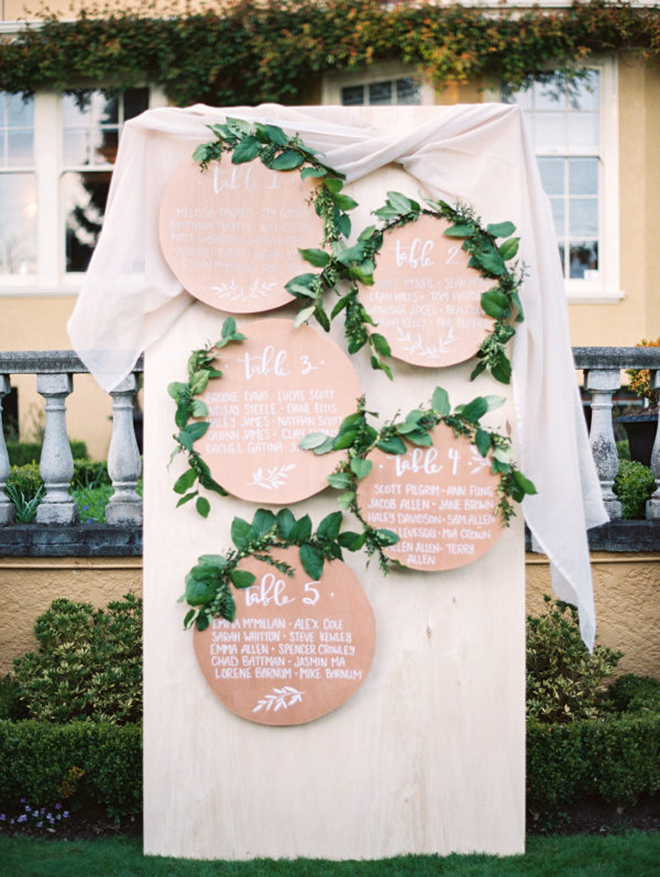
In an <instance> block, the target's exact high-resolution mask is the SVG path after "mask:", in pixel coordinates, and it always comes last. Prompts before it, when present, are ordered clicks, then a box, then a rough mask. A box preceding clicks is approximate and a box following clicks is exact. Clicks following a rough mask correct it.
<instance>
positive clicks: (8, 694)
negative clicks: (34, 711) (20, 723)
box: [0, 674, 26, 721]
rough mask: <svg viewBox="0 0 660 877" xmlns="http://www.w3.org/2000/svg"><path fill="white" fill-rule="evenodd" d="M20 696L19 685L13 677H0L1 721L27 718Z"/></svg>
mask: <svg viewBox="0 0 660 877" xmlns="http://www.w3.org/2000/svg"><path fill="white" fill-rule="evenodd" d="M19 694H20V691H19V687H18V683H17V682H16V680H15V679H14V678H13V677H12V676H10V675H9V674H7V675H5V676H0V721H2V720H3V719H23V718H25V717H26V714H25V708H24V706H23V705H22V704H21V701H20V697H19Z"/></svg>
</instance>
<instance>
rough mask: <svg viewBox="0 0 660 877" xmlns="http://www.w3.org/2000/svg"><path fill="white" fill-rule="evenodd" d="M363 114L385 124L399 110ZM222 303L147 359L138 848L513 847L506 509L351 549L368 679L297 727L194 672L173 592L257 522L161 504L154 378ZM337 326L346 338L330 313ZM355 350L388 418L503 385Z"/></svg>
mask: <svg viewBox="0 0 660 877" xmlns="http://www.w3.org/2000/svg"><path fill="white" fill-rule="evenodd" d="M430 111H432V110H430ZM363 112H365V114H367V113H368V112H369V111H366V110H365V111H363ZM424 112H425V111H422V110H421V109H420V120H421V119H423V117H424ZM370 114H371V116H372V118H374V119H375V121H376V124H378V125H379V126H380V125H382V126H383V127H391V125H393V124H395V122H396V118H395V116H391V117H390V116H387V117H386V115H385V114H383V113H380V114H379V113H374V112H373V111H371V113H370ZM408 121H409V117H408ZM388 189H397V190H399V191H403V192H405V193H406V194H409V195H411V196H413V197H417V196H418V195H419V190H418V186H417V184H416V182H415V181H413V180H411V179H409V178H408V177H406V175H405V174H404V173H403V172H402V171H400V170H398V169H396V168H387V169H385V170H384V171H381V172H379V173H378V174H376V175H374V177H372V178H367V179H365V180H362V181H359V182H358V183H356V184H354V185H352V186H351V187H349V188H348V189H347V191H348V192H349V193H350V194H352V195H353V197H355V198H356V199H357V200H358V202H359V203H360V205H361V206H360V208H359V209H358V210H356V211H354V213H353V223H354V228H356V229H359V228H360V227H364V226H366V225H368V224H369V222H370V220H369V216H368V212H369V209H373V208H374V207H377V206H379V204H380V203H381V202H382V200H383V199H384V196H385V192H386V191H387V190H388ZM292 315H293V311H291V310H290V309H287V308H285V309H283V310H282V311H281V312H279V313H278V316H281V317H287V316H288V317H292ZM222 318H223V315H222V314H221V313H219V312H217V311H214V310H212V309H211V308H209V307H208V306H206V305H203V304H201V303H198V304H195V305H194V306H192V307H191V308H190V309H189V310H188V311H187V312H186V313H185V315H184V316H183V318H182V319H181V320H180V321H179V322H178V323H177V325H176V326H175V327H174V329H173V331H172V332H171V333H170V334H169V336H168V337H167V338H166V339H164V340H162V341H161V342H159V343H158V344H157V345H155V346H154V347H153V348H152V349H151V350H149V351H148V353H147V358H146V365H145V410H146V413H145V428H146V439H145V440H146V443H147V450H146V453H145V467H146V471H145V485H146V495H145V544H144V566H145V764H144V766H145V852H147V853H149V854H159V855H175V856H186V857H190V858H209V859H213V858H222V859H247V858H253V857H258V856H268V857H275V858H277V857H291V858H293V857H298V856H311V857H318V856H322V857H328V858H337V859H347V858H381V857H386V856H394V855H398V854H402V853H410V852H414V853H440V854H446V853H449V852H452V851H457V852H469V851H485V852H490V853H500V854H510V853H516V852H521V851H522V849H523V845H524V739H525V737H524V563H523V561H524V554H523V528H522V520H521V516H520V515H519V516H518V517H517V518H516V520H515V521H514V522H513V524H512V526H511V528H510V529H508V530H507V531H505V533H504V535H503V536H502V538H501V539H500V540H499V541H498V542H497V543H496V544H495V545H494V546H493V548H492V549H491V550H490V551H489V552H488V553H487V554H485V555H484V556H483V557H481V558H480V559H478V560H477V561H475V562H474V563H471V564H469V565H467V566H464V567H462V568H460V569H455V570H450V571H447V572H440V573H422V572H414V571H406V572H395V573H392V574H390V575H389V576H386V577H385V576H383V575H382V573H381V572H380V571H379V570H378V568H377V565H376V564H375V563H372V565H371V566H370V567H369V568H368V569H366V568H365V563H364V556H363V555H361V554H360V555H358V556H352V555H351V556H347V558H346V559H347V563H348V564H349V565H350V567H351V568H352V569H353V571H354V572H355V573H356V575H357V576H358V578H359V579H360V581H361V583H362V586H363V587H364V589H365V592H366V594H367V597H368V599H369V600H370V602H371V605H372V607H373V611H374V615H375V621H376V650H375V655H374V660H373V665H372V668H371V671H370V673H369V676H368V677H367V679H366V681H365V682H364V684H363V685H362V686H361V687H360V688H359V689H358V691H357V692H356V694H355V695H354V696H353V697H352V698H351V699H350V700H349V701H347V702H346V703H345V704H344V705H343V706H341V707H340V708H338V709H337V710H335V711H334V712H332V713H329V714H328V715H326V716H323V717H322V718H320V719H317V720H316V721H313V722H311V723H309V724H305V725H298V726H291V727H268V726H262V725H258V724H254V723H252V722H249V721H246V720H244V719H242V718H240V717H238V716H236V715H234V714H233V713H231V712H230V711H229V710H227V709H226V708H225V707H224V706H223V705H222V703H221V702H220V701H219V700H218V699H217V698H216V697H215V696H214V694H213V692H212V691H211V689H210V688H209V686H208V685H207V683H206V681H205V679H204V677H203V675H202V673H201V671H200V669H199V667H198V665H197V661H196V659H195V653H194V648H193V641H192V634H191V632H189V631H188V632H184V631H183V629H182V621H183V616H184V614H185V609H184V607H183V606H182V605H181V604H178V603H177V602H176V601H177V598H178V597H179V596H180V594H181V593H182V592H183V589H184V581H183V580H184V576H185V574H186V573H187V571H188V570H189V569H190V567H191V566H192V565H193V564H194V563H195V562H196V559H197V557H198V555H200V554H203V553H218V552H220V551H222V550H224V549H226V548H228V547H230V540H229V530H230V524H231V520H232V518H233V517H234V516H235V515H240V516H241V517H245V518H251V517H252V515H253V513H254V510H255V508H256V506H255V505H253V504H250V503H247V502H243V501H240V500H237V499H235V498H232V497H227V498H225V499H221V498H217V500H216V501H215V502H213V507H212V511H211V514H210V515H209V517H208V519H207V520H203V519H202V518H200V517H199V516H198V515H196V514H195V512H194V509H193V508H192V504H188V505H186V506H184V507H182V508H180V509H176V508H175V505H176V500H177V497H176V495H175V494H174V493H173V492H172V489H171V488H172V484H173V482H174V480H175V478H176V477H177V475H178V474H179V473H180V472H181V471H183V461H182V460H176V461H175V462H174V463H173V464H172V465H171V466H170V468H169V469H168V459H169V455H170V452H171V450H172V448H173V441H172V439H171V436H172V433H173V432H174V425H173V411H174V405H173V403H172V402H171V400H170V399H169V398H168V396H167V392H166V387H167V384H168V383H169V382H170V381H174V380H181V379H183V377H184V375H185V362H186V358H187V356H188V354H189V352H190V351H191V350H192V349H193V348H196V347H201V346H203V345H204V344H205V343H206V342H207V341H209V340H210V341H213V340H215V339H216V337H219V335H220V328H221V324H222ZM252 319H254V318H253V317H245V318H239V319H238V322H239V328H240V327H241V326H244V327H245V329H246V331H248V332H249V324H250V322H251V320H252ZM331 334H332V337H333V338H334V340H335V341H336V342H337V343H338V344H340V345H341V346H343V345H344V342H343V339H342V331H341V327H340V326H333V330H332V333H331ZM354 361H355V366H356V369H357V370H358V375H359V377H360V381H361V383H362V387H363V389H364V391H365V393H366V395H367V399H368V403H369V404H368V406H367V407H370V408H371V409H372V410H376V411H379V412H380V413H381V415H383V416H384V417H385V416H391V415H393V414H394V413H395V412H396V411H397V410H401V411H402V412H404V413H405V412H407V411H408V410H410V409H411V408H412V407H414V406H415V405H417V404H420V403H427V402H428V401H429V400H430V397H431V393H432V392H433V389H434V387H435V386H436V385H441V386H444V387H445V388H446V389H447V390H448V391H449V393H450V397H451V400H452V403H453V404H457V403H458V402H461V401H463V402H466V401H469V400H470V399H472V398H473V397H474V396H476V395H486V394H489V393H496V394H501V393H502V390H503V389H505V388H502V387H501V385H497V384H495V383H494V382H493V381H491V380H490V378H487V377H485V376H482V377H480V378H479V379H478V381H477V382H476V384H469V383H468V376H469V373H470V370H471V367H472V364H471V363H467V364H463V365H460V366H455V367H452V368H451V369H447V370H438V371H436V370H432V369H418V368H415V367H414V366H410V365H406V364H405V363H399V362H397V363H395V366H394V368H395V380H394V382H393V383H390V382H389V381H388V380H387V378H386V377H385V375H384V374H383V373H382V372H381V373H377V372H373V371H372V370H371V369H370V367H369V363H368V357H367V355H366V353H365V352H364V351H362V352H361V353H360V354H358V355H357V356H356V357H354ZM509 415H510V404H509V406H507V408H504V409H500V410H499V411H496V412H493V413H491V414H490V415H489V420H488V423H489V425H490V426H491V427H492V428H497V429H500V430H502V429H504V428H506V421H507V418H508V419H512V418H510V416H509ZM508 416H509V417H508ZM334 493H335V492H334V491H332V490H327V491H324V492H323V493H322V494H319V495H318V496H315V497H312V498H311V499H308V500H304V501H302V502H300V503H297V504H295V505H294V506H292V509H293V511H294V513H295V514H296V515H297V516H299V515H301V514H303V513H305V512H308V513H309V514H310V515H311V516H312V519H313V520H314V523H315V524H318V522H319V521H320V520H321V519H322V517H323V516H324V515H326V514H328V513H329V512H330V511H334V510H336V508H337V507H336V505H335V501H334ZM348 523H350V522H348ZM353 528H355V527H353Z"/></svg>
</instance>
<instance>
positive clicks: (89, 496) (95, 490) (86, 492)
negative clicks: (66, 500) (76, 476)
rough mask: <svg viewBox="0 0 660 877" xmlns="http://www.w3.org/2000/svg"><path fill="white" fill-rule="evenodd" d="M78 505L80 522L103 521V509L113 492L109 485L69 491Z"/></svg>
mask: <svg viewBox="0 0 660 877" xmlns="http://www.w3.org/2000/svg"><path fill="white" fill-rule="evenodd" d="M69 492H70V494H71V496H72V497H73V498H74V499H75V501H76V503H77V505H78V517H79V519H80V521H82V522H84V521H97V522H98V523H102V522H104V521H105V509H106V506H107V505H108V502H109V500H110V497H111V496H112V494H113V493H114V492H115V491H114V488H113V487H112V486H111V485H110V484H102V485H100V486H99V487H77V488H75V489H72V490H70V491H69Z"/></svg>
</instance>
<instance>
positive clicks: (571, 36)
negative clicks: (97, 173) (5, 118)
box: [0, 0, 660, 106]
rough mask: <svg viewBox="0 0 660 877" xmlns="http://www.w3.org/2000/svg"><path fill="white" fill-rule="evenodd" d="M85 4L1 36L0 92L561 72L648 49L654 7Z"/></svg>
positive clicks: (182, 98)
mask: <svg viewBox="0 0 660 877" xmlns="http://www.w3.org/2000/svg"><path fill="white" fill-rule="evenodd" d="M155 14H156V13H155V12H154V10H152V9H149V7H147V8H146V11H145V9H144V7H143V8H142V10H140V11H136V10H133V11H112V10H110V9H106V10H98V9H90V10H89V11H86V12H82V13H81V14H80V15H79V16H78V18H77V20H75V21H63V20H59V19H58V18H56V17H55V16H52V17H47V18H46V19H45V21H44V22H43V25H42V26H40V27H28V28H25V29H24V30H21V31H20V32H19V33H18V34H16V35H14V36H11V37H9V38H7V39H5V40H4V42H2V43H1V44H0V89H2V90H5V91H9V92H22V93H24V94H29V93H32V92H33V91H35V90H36V89H38V88H40V87H44V86H55V87H58V88H63V87H68V88H70V87H71V86H72V84H80V85H84V84H85V83H103V84H116V85H117V86H119V87H120V88H126V87H130V86H134V85H136V84H139V83H143V82H145V81H146V82H150V83H153V84H155V85H159V86H161V87H162V88H163V89H164V90H165V92H166V94H167V96H168V97H169V98H170V100H171V101H172V102H174V103H175V104H178V105H186V104H190V103H194V102H198V101H203V102H206V103H209V104H215V105H220V106H236V105H240V104H254V103H258V102H261V101H276V102H279V103H284V104H291V103H296V102H298V103H304V102H305V101H306V100H310V99H314V98H317V99H318V95H315V94H313V93H312V92H310V88H312V87H313V83H314V82H317V81H318V77H319V76H320V75H321V74H324V73H330V72H333V71H351V70H354V71H359V70H365V69H368V68H369V66H370V65H372V64H374V63H377V62H382V61H401V62H404V63H406V64H411V65H413V66H416V67H417V68H418V69H419V70H420V71H422V72H423V73H424V74H425V75H427V76H428V77H429V78H430V79H431V80H432V81H433V82H434V83H435V84H436V85H438V86H441V85H443V84H446V83H448V82H467V81H481V82H484V83H489V82H490V83H497V82H507V83H509V84H511V85H512V86H514V87H519V86H521V85H523V84H524V83H525V81H526V80H528V79H529V78H534V77H537V78H538V77H542V75H543V71H544V70H546V69H547V68H548V66H550V65H552V66H553V67H555V69H558V70H560V71H561V70H563V71H569V70H570V67H571V65H573V64H575V63H579V62H581V61H584V60H585V59H586V58H587V57H588V56H589V54H590V53H591V52H607V51H620V50H636V51H638V52H639V53H640V54H641V55H642V57H643V58H644V59H645V60H646V61H657V59H658V56H659V55H660V8H658V7H657V6H656V7H645V8H634V7H631V6H630V5H628V4H619V5H611V4H609V3H605V2H602V0H596V2H590V3H577V2H576V3H574V4H573V5H572V6H570V7H569V8H568V9H563V10H556V9H553V10H548V9H540V8H538V7H535V8H533V9H529V10H527V11H523V12H521V11H519V10H518V11H516V10H509V9H501V8H497V9H483V8H474V7H471V8H465V7H461V6H458V5H457V6H451V7H446V6H437V5H430V4H427V3H411V4H408V3H406V2H400V3H395V4H391V3H384V2H382V0H326V2H323V0H321V2H315V0H264V2H260V0H245V2H237V3H232V4H229V5H227V6H219V7H216V8H213V9H211V8H209V9H208V10H207V11H204V12H199V13H192V12H190V11H183V12H182V11H180V10H176V9H173V10H172V11H171V14H170V15H166V14H165V12H163V11H162V10H159V13H158V15H159V16H160V17H151V16H154V15H155Z"/></svg>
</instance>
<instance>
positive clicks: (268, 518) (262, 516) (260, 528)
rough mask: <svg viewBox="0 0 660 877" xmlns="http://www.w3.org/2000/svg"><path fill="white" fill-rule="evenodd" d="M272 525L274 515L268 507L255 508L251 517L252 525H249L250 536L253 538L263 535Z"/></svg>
mask: <svg viewBox="0 0 660 877" xmlns="http://www.w3.org/2000/svg"><path fill="white" fill-rule="evenodd" d="M274 526H275V515H274V514H273V513H272V512H271V511H270V509H257V510H256V512H255V513H254V518H252V525H251V527H250V533H251V536H252V537H253V538H254V537H260V536H264V535H265V534H266V533H268V531H269V530H271V529H272V528H273V527H274Z"/></svg>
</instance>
